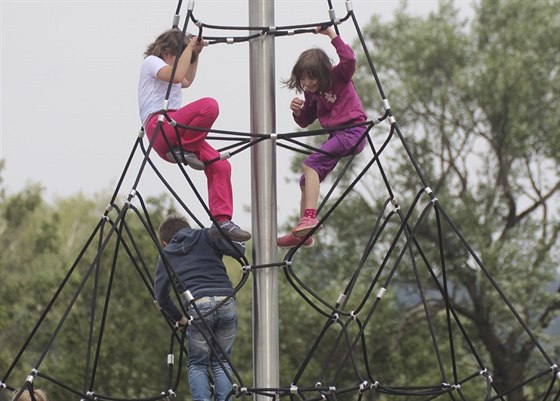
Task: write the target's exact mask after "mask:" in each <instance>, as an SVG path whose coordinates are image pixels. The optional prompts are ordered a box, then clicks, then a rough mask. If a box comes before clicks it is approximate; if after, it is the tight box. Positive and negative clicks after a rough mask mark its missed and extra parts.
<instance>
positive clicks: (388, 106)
mask: <svg viewBox="0 0 560 401" xmlns="http://www.w3.org/2000/svg"><path fill="white" fill-rule="evenodd" d="M383 107H385V111H389V110H391V105H390V104H389V99H383Z"/></svg>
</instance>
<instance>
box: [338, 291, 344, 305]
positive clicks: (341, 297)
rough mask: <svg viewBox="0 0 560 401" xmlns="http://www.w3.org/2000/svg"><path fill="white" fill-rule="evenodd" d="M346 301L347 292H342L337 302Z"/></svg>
mask: <svg viewBox="0 0 560 401" xmlns="http://www.w3.org/2000/svg"><path fill="white" fill-rule="evenodd" d="M344 301H346V294H344V293H342V294H340V295H339V296H338V298H337V300H336V303H337V304H342V303H344Z"/></svg>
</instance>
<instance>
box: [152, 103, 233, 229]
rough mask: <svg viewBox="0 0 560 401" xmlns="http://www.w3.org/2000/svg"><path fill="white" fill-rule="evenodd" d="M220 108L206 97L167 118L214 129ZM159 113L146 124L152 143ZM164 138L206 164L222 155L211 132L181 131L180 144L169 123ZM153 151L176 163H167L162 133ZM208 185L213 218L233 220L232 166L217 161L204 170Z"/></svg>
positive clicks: (184, 123)
mask: <svg viewBox="0 0 560 401" xmlns="http://www.w3.org/2000/svg"><path fill="white" fill-rule="evenodd" d="M218 113H219V106H218V102H216V100H214V99H212V98H209V97H206V98H202V99H199V100H197V101H195V102H192V103H189V104H187V105H186V106H183V107H181V108H180V109H179V110H172V111H168V112H167V114H168V115H169V116H170V117H171V118H172V119H173V120H175V121H177V123H179V124H181V125H187V126H190V127H197V128H208V129H210V128H212V125H213V124H214V121H216V118H218ZM158 117H159V113H155V114H153V115H152V116H151V117H149V118H148V120H147V121H146V127H144V128H145V130H146V134H147V135H148V139H149V140H150V141H151V140H152V137H153V136H154V134H156V128H157V125H158ZM162 129H163V134H164V135H165V137H167V140H168V141H169V143H170V144H171V147H172V148H173V147H178V146H182V147H183V149H185V150H188V151H189V152H194V153H195V154H196V155H197V157H198V158H199V159H200V160H202V161H207V160H211V159H214V158H216V157H218V156H219V155H220V153H219V152H218V151H217V150H216V149H214V148H213V147H212V146H210V144H209V143H208V142H207V141H206V136H207V135H208V132H206V131H195V130H188V129H183V128H178V131H179V142H178V141H177V135H176V134H175V128H174V127H172V126H171V125H169V123H168V122H167V121H164V122H163V125H162ZM153 148H154V150H155V151H156V153H157V154H158V155H160V156H161V158H162V159H164V160H165V161H168V162H171V163H174V161H173V160H169V159H167V156H166V154H167V152H168V151H169V147H168V146H167V143H166V141H165V139H164V137H163V135H162V132H161V130H159V131H158V132H157V136H156V138H155V140H154V143H153ZM204 174H206V179H207V185H208V208H209V209H210V213H211V214H212V216H214V217H216V216H225V217H228V218H229V219H231V216H232V214H233V190H232V187H231V164H230V163H229V161H227V160H218V161H215V162H213V163H211V164H209V165H208V166H206V168H205V169H204Z"/></svg>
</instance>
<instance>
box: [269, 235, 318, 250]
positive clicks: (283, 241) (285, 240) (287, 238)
mask: <svg viewBox="0 0 560 401" xmlns="http://www.w3.org/2000/svg"><path fill="white" fill-rule="evenodd" d="M314 242H315V240H314V239H313V237H309V238H307V239H306V240H305V241H304V242H303V243H301V238H298V237H295V236H294V235H293V234H292V233H290V234H286V235H283V236H281V237H278V239H277V240H276V244H277V245H278V248H294V247H296V246H298V245H299V244H300V243H301V246H302V247H303V248H310V247H312V246H313V243H314Z"/></svg>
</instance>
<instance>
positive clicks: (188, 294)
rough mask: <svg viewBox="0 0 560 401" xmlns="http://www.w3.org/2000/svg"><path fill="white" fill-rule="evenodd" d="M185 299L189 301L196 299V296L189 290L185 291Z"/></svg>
mask: <svg viewBox="0 0 560 401" xmlns="http://www.w3.org/2000/svg"><path fill="white" fill-rule="evenodd" d="M183 299H184V300H185V301H187V303H190V302H192V301H194V297H193V295H192V294H191V292H190V291H189V290H187V291H185V292H183Z"/></svg>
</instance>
